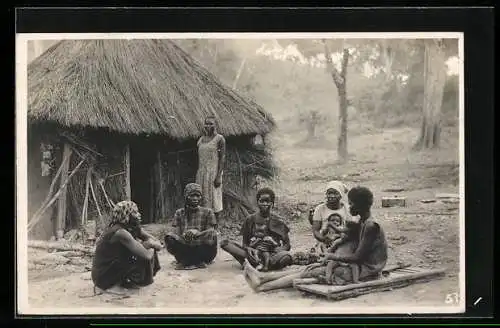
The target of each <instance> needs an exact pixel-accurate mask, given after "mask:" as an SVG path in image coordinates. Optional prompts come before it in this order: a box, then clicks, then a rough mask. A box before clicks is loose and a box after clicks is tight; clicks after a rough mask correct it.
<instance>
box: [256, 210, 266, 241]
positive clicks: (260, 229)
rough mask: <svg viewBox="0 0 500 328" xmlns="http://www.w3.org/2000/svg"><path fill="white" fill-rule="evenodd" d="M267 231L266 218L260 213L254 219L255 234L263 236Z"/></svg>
mask: <svg viewBox="0 0 500 328" xmlns="http://www.w3.org/2000/svg"><path fill="white" fill-rule="evenodd" d="M266 232H267V220H266V219H265V218H263V217H261V216H260V215H258V216H257V218H256V220H255V236H256V237H264V236H265V235H266Z"/></svg>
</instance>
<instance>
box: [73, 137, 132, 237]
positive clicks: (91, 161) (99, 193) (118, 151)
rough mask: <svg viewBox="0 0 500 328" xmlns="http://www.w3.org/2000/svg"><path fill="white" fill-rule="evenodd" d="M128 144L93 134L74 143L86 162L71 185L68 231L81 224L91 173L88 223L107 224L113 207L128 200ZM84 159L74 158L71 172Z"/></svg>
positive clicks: (76, 156)
mask: <svg viewBox="0 0 500 328" xmlns="http://www.w3.org/2000/svg"><path fill="white" fill-rule="evenodd" d="M83 144H84V145H83ZM125 144H126V143H125V142H123V141H120V140H117V139H115V138H112V137H110V136H108V137H107V138H103V137H102V136H99V135H93V134H88V135H87V136H85V140H84V139H83V138H82V139H79V140H78V143H77V144H75V143H73V147H75V148H76V149H77V151H78V152H79V153H80V155H82V156H85V158H86V162H85V164H84V165H82V166H81V168H80V170H79V171H78V172H77V173H76V174H75V175H74V176H73V178H72V179H71V182H70V183H69V187H68V190H69V193H68V195H69V196H68V204H69V205H70V206H68V213H67V218H66V227H67V229H71V228H77V227H78V226H79V225H80V224H81V223H82V211H83V207H84V203H85V195H86V185H87V183H86V180H87V175H88V174H87V173H88V171H89V170H90V172H91V173H90V184H89V191H88V200H87V203H88V205H87V206H88V207H87V221H89V220H96V222H98V224H99V225H100V226H104V225H106V224H107V222H108V219H109V213H110V210H111V209H112V207H113V204H115V203H117V202H119V201H121V200H123V199H125V198H126V195H125V184H126V180H125V176H126V175H125V168H124V161H123V158H124V151H125V150H124V145H125ZM89 149H92V151H89ZM81 159H82V157H81V156H79V155H75V156H73V158H72V161H71V164H70V169H71V168H73V167H75V166H76V165H77V164H78V162H79V161H81ZM92 191H93V192H92ZM94 196H95V199H94ZM96 201H97V202H96ZM96 203H97V204H96ZM101 228H102V227H99V228H98V229H101Z"/></svg>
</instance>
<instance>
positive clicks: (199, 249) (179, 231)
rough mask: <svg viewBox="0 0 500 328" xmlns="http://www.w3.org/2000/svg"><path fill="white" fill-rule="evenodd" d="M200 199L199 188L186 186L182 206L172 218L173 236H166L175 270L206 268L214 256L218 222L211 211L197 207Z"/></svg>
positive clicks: (171, 234)
mask: <svg viewBox="0 0 500 328" xmlns="http://www.w3.org/2000/svg"><path fill="white" fill-rule="evenodd" d="M202 196H203V195H202V188H201V186H200V185H199V184H196V183H189V184H187V185H186V187H185V189H184V199H185V205H184V207H183V208H180V209H178V210H177V211H176V212H175V215H174V224H173V226H174V228H175V232H173V233H168V234H167V235H166V236H165V245H166V248H167V251H168V252H169V253H170V254H172V255H173V256H174V257H175V259H176V262H177V263H176V269H177V270H188V269H201V268H205V267H206V266H207V265H208V264H210V263H212V261H213V260H214V259H215V257H216V256H217V231H216V230H215V229H216V227H217V221H216V219H215V215H214V212H213V210H212V209H210V208H206V207H202V206H200V202H201V199H202Z"/></svg>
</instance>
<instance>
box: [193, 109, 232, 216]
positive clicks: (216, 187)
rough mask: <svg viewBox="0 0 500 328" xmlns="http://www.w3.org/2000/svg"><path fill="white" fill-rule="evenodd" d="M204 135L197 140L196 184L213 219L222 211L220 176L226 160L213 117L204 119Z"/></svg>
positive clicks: (224, 142)
mask: <svg viewBox="0 0 500 328" xmlns="http://www.w3.org/2000/svg"><path fill="white" fill-rule="evenodd" d="M204 131H205V134H204V135H203V136H202V137H201V138H200V139H199V140H198V143H197V145H198V171H197V173H196V183H197V184H199V185H200V186H201V189H202V194H203V202H202V206H203V207H208V208H210V209H212V210H213V212H214V213H215V218H216V219H217V221H218V219H219V215H220V213H221V212H222V210H223V206H222V174H223V166H224V161H225V158H226V140H225V139H224V136H222V135H221V134H219V133H217V129H216V123H215V117H213V116H209V117H207V118H206V119H205V125H204Z"/></svg>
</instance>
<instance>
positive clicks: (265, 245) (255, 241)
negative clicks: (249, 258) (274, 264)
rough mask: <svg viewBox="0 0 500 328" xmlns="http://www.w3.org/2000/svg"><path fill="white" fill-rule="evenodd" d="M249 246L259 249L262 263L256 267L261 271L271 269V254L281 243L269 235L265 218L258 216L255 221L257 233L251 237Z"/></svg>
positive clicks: (258, 252)
mask: <svg viewBox="0 0 500 328" xmlns="http://www.w3.org/2000/svg"><path fill="white" fill-rule="evenodd" d="M248 246H250V247H251V248H253V249H255V250H257V254H258V256H259V261H260V263H259V264H258V265H257V267H256V269H257V270H259V271H269V262H270V260H271V254H272V253H273V252H274V251H275V250H276V248H277V247H278V246H279V244H278V242H276V241H275V240H274V239H273V238H272V237H271V236H270V235H269V233H268V229H267V222H266V221H265V220H264V219H263V218H260V217H258V219H257V221H256V222H255V233H254V236H253V237H252V238H251V239H250V243H249V245H248Z"/></svg>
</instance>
